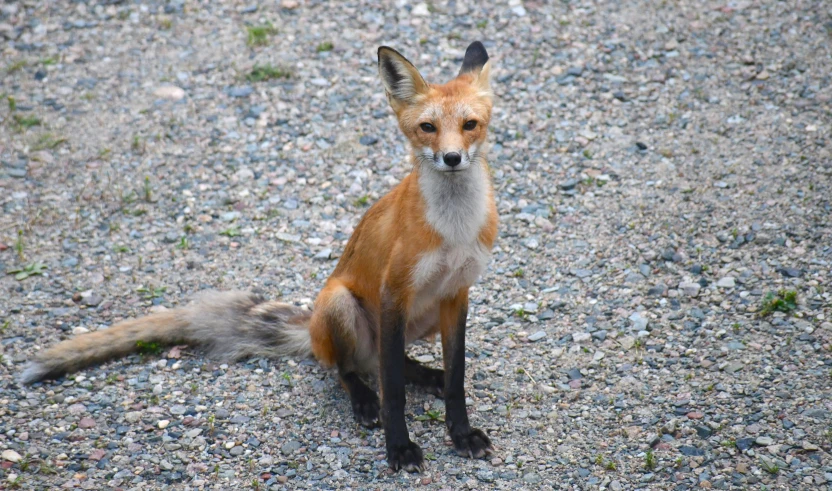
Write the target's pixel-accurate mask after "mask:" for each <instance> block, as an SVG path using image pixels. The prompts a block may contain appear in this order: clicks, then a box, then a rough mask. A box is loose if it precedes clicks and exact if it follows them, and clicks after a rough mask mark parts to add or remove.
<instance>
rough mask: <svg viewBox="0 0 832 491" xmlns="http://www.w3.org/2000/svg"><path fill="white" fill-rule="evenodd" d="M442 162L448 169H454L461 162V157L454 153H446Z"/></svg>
mask: <svg viewBox="0 0 832 491" xmlns="http://www.w3.org/2000/svg"><path fill="white" fill-rule="evenodd" d="M443 160H444V161H445V165H447V166H448V167H456V166H458V165H459V163H460V162H462V155H460V154H458V153H456V152H451V153H446V154H445V156H444V157H443Z"/></svg>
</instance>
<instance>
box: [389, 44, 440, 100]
mask: <svg viewBox="0 0 832 491" xmlns="http://www.w3.org/2000/svg"><path fill="white" fill-rule="evenodd" d="M378 73H379V75H380V76H381V81H382V83H384V89H385V90H386V91H387V97H388V99H389V100H390V104H391V105H392V106H393V109H396V107H397V106H399V105H402V104H404V105H408V104H412V103H414V102H415V101H416V99H417V98H418V96H419V95H422V94H426V93H427V92H428V84H427V82H425V79H424V78H422V75H421V74H420V73H419V70H417V69H416V67H415V66H413V63H410V62H409V61H407V58H405V57H404V56H402V55H401V54H400V53H399V52H398V51H396V50H394V49H393V48H388V47H387V46H382V47H380V48H379V49H378Z"/></svg>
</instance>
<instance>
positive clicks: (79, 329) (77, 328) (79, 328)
mask: <svg viewBox="0 0 832 491" xmlns="http://www.w3.org/2000/svg"><path fill="white" fill-rule="evenodd" d="M88 332H90V330H89V329H87V328H86V327H84V326H75V327H73V328H72V334H74V335H76V336H78V335H79V334H86V333H88Z"/></svg>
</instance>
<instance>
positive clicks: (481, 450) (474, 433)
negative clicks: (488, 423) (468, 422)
mask: <svg viewBox="0 0 832 491" xmlns="http://www.w3.org/2000/svg"><path fill="white" fill-rule="evenodd" d="M451 439H452V440H453V442H454V448H455V449H456V453H458V454H459V455H461V456H463V457H470V458H472V459H481V458H483V457H485V456H486V455H491V454H492V453H493V452H494V447H493V446H492V445H491V440H489V439H488V437H487V436H486V435H485V433H483V432H482V430H478V429H473V430H471V431H470V432H468V434H465V435H456V436H453V435H452V436H451Z"/></svg>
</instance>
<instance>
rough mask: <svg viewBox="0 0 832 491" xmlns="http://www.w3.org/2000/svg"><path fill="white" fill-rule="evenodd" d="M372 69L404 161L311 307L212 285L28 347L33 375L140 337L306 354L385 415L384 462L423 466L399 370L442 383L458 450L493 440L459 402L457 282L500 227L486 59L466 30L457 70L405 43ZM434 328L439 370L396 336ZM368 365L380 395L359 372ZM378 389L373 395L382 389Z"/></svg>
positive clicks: (229, 353)
mask: <svg viewBox="0 0 832 491" xmlns="http://www.w3.org/2000/svg"><path fill="white" fill-rule="evenodd" d="M378 69H379V74H380V76H381V80H382V82H383V85H384V88H385V90H386V93H387V99H388V101H389V103H390V106H391V107H392V109H393V112H394V113H395V115H396V118H397V119H398V123H399V128H400V129H401V131H402V133H404V135H405V136H406V137H407V139H408V140H409V141H410V144H411V147H412V154H411V159H412V163H413V170H412V172H411V173H410V174H409V175H408V176H407V177H405V178H404V179H403V180H402V182H401V183H399V184H398V185H397V186H396V187H395V188H394V189H393V190H392V191H390V192H389V193H388V194H387V195H386V196H384V197H383V198H381V199H380V200H379V201H378V202H377V203H376V204H374V205H373V206H372V207H371V208H370V209H369V210H368V211H367V213H366V214H365V215H364V217H363V218H362V220H361V221H360V223H359V224H358V226H357V227H356V228H355V232H354V233H353V235H352V237H351V238H350V240H349V242H348V243H347V246H346V248H345V249H344V252H343V255H342V256H341V258H340V260H339V262H338V265H337V266H336V268H335V270H334V271H333V273H332V275H331V276H330V277H329V279H327V281H326V285H325V286H324V288H323V290H321V292H320V294H319V295H318V297H317V299H316V300H315V305H314V308H313V309H312V312H311V313H310V312H307V311H304V310H301V309H300V308H298V307H295V306H292V305H289V304H284V303H278V302H274V301H265V300H263V299H261V298H259V297H257V296H255V295H252V294H249V293H241V292H211V293H207V294H204V295H202V296H201V297H199V298H198V299H197V300H196V301H195V302H193V303H192V304H190V305H189V306H186V307H183V308H178V309H173V310H170V311H165V312H161V313H156V314H152V315H150V316H147V317H143V318H140V319H133V320H128V321H124V322H121V323H118V324H116V325H114V326H112V327H110V328H109V329H104V330H100V331H97V332H93V333H88V334H83V335H80V336H77V337H75V338H72V339H69V340H66V341H63V342H61V343H59V344H58V345H56V346H54V347H52V348H50V349H47V350H45V351H43V352H41V353H39V354H38V355H37V357H36V358H35V360H34V361H32V362H31V363H30V364H29V365H28V366H27V367H26V369H25V370H24V372H23V374H22V375H21V380H22V382H24V383H32V382H35V381H38V380H42V379H45V378H50V377H57V376H60V375H62V374H64V373H68V372H72V371H75V370H79V369H81V368H83V367H85V366H87V365H90V364H92V363H97V362H102V361H105V360H108V359H112V358H114V357H118V356H123V355H126V354H128V353H131V352H133V351H135V350H136V349H137V342H139V341H142V342H145V343H147V342H156V343H159V344H172V343H183V342H184V343H190V344H192V345H197V346H201V347H203V348H204V349H206V351H207V353H208V355H209V356H214V357H218V358H222V359H239V358H241V357H245V356H253V355H259V356H272V357H274V356H282V355H304V356H308V355H310V354H312V355H314V356H315V358H317V359H318V360H319V361H320V363H321V364H323V365H324V366H327V367H332V366H334V367H336V368H337V370H338V377H339V379H340V381H341V384H342V385H343V387H344V388H345V389H346V390H347V392H348V393H349V396H350V400H351V403H352V408H353V412H354V414H355V418H356V420H357V421H358V422H359V423H360V424H362V425H366V426H375V425H377V424H378V423H379V422H380V423H381V424H382V425H383V428H384V434H385V440H386V447H387V462H388V464H389V466H390V468H392V469H393V470H399V469H405V470H407V471H410V472H417V471H420V470H423V469H424V468H425V462H424V458H423V456H422V450H421V449H420V447H419V446H418V445H417V444H416V443H414V442H412V441H411V440H410V436H409V434H408V429H407V424H406V423H405V416H404V409H405V383H406V382H410V383H413V384H418V385H421V386H423V387H425V388H426V389H427V390H429V391H432V392H434V393H436V394H437V395H440V396H442V397H444V399H445V407H446V418H445V420H446V422H447V427H448V431H449V433H450V436H451V439H452V440H453V444H454V447H455V449H456V451H457V452H458V453H459V454H461V455H463V456H468V457H471V458H481V457H484V456H486V455H488V454H490V453H491V452H492V450H493V449H492V445H491V441H490V440H489V438H488V436H487V435H486V434H485V433H484V432H482V431H481V430H478V429H474V428H471V426H470V424H469V422H468V413H467V410H466V407H465V388H464V379H465V328H466V319H467V316H468V289H469V287H470V286H471V285H472V284H473V283H474V282H475V281H476V280H477V278H478V277H479V276H480V274H481V273H482V272H483V270H484V269H485V267H486V263H487V262H488V260H489V257H490V254H491V252H490V251H491V248H492V244H493V243H494V239H495V237H496V235H497V209H496V206H495V204H494V197H493V190H492V185H491V179H490V173H489V168H488V163H487V162H486V160H485V151H486V136H487V131H488V125H489V122H490V119H491V109H492V92H491V88H490V84H489V72H490V64H489V61H488V54H487V53H486V50H485V47H484V46H483V45H482V43H480V42H474V43H472V44H471V45H470V46H469V47H468V49H467V50H466V52H465V57H464V59H463V62H462V68H461V69H460V71H459V74H458V75H457V77H456V78H454V79H453V80H451V81H450V82H448V83H446V84H444V85H433V84H428V83H427V82H425V80H424V79H423V78H422V76H421V75H420V74H419V71H418V70H417V69H416V67H414V66H413V64H411V63H410V62H409V61H408V60H407V59H405V57H404V56H402V55H401V54H399V53H398V52H397V51H395V50H393V49H391V48H388V47H386V46H382V47H380V48H379V49H378ZM436 333H439V334H440V335H441V340H442V352H443V362H444V370H438V369H433V368H428V367H425V366H422V365H421V364H419V363H418V362H416V361H414V360H412V359H410V358H408V357H407V356H406V354H405V346H406V345H407V344H408V343H410V342H412V341H414V340H417V339H422V338H425V337H429V336H433V335H434V334H436ZM373 374H378V379H379V387H380V392H381V398H380V399H379V396H378V395H377V394H376V392H375V391H374V390H373V389H371V388H370V386H369V385H367V382H366V380H365V379H366V377H368V376H372V375H373ZM379 401H380V402H379Z"/></svg>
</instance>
